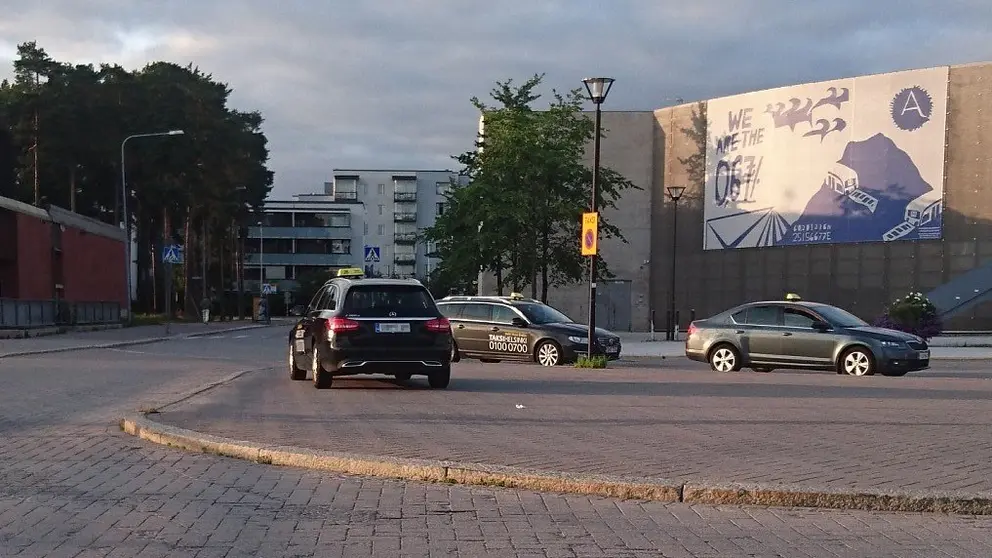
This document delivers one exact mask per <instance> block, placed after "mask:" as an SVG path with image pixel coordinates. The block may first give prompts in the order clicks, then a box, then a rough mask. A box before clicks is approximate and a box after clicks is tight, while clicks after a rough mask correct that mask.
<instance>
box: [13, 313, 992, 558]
mask: <svg viewBox="0 0 992 558" xmlns="http://www.w3.org/2000/svg"><path fill="white" fill-rule="evenodd" d="M282 339H283V332H273V331H271V330H258V331H255V332H253V333H252V336H251V337H249V338H242V339H238V338H236V336H228V337H226V338H223V339H205V340H192V339H191V340H184V341H173V342H169V343H162V344H158V345H149V346H143V347H141V349H142V352H137V351H129V350H99V351H96V350H94V351H81V352H76V353H64V354H58V355H45V356H34V357H23V358H8V359H3V360H2V361H0V377H2V379H3V385H4V389H3V390H0V556H4V557H6V556H28V557H42V556H45V557H49V556H50V557H63V556H64V557H77V558H82V557H104V556H106V557H110V556H113V557H129V558H130V557H139V558H143V557H157V556H183V557H220V556H230V557H235V556H259V557H277V556H321V557H323V556H326V557H337V556H360V557H364V556H381V557H390V558H393V557H404V556H411V557H421V556H422V557H440V556H472V557H475V556H479V557H485V556H523V557H538V556H540V557H552V556H558V557H566V556H567V557H579V556H583V557H609V558H624V557H634V556H637V557H640V556H645V557H648V556H650V557H659V556H660V557H711V558H712V557H721V558H722V557H728V558H737V557H750V556H761V557H766V556H767V557H773V556H783V557H790V558H792V557H820V556H822V557H834V558H836V557H839V556H859V557H860V556H870V557H872V558H875V557H889V556H891V557H896V556H899V557H906V556H920V557H931V556H961V557H969V558H972V557H978V556H989V555H992V519H990V518H984V517H983V518H969V517H961V516H946V515H918V514H878V513H876V514H873V513H864V512H843V511H817V510H781V509H763V508H739V507H728V508H716V507H706V506H687V505H684V504H668V505H666V504H658V503H641V502H624V501H617V500H610V499H603V498H589V497H583V496H562V495H556V494H538V493H533V492H526V491H513V490H505V489H485V488H469V487H460V486H443V485H425V484H419V483H403V482H399V481H389V480H379V479H362V478H355V477H344V476H339V475H329V474H326V473H318V472H313V471H302V470H295V469H288V468H276V467H271V466H265V465H259V464H255V463H249V462H244V461H239V460H234V459H227V458H221V457H216V456H208V455H200V454H189V453H184V452H180V451H177V450H173V449H171V448H167V447H162V446H157V445H153V444H148V443H145V442H142V441H140V440H137V439H135V438H131V437H129V436H126V435H124V434H123V433H121V432H119V430H118V429H117V426H116V424H115V422H114V421H115V419H116V418H117V416H118V415H119V413H121V412H125V411H132V410H135V409H138V408H140V407H148V406H155V405H157V404H160V403H162V402H163V401H168V400H170V399H172V398H175V397H177V396H179V395H180V394H183V393H186V392H187V391H188V390H190V389H193V388H195V387H197V386H199V385H201V384H203V383H206V382H208V381H213V380H218V379H220V378H222V377H225V376H227V375H228V374H230V373H232V372H234V371H237V370H242V369H245V368H246V367H250V368H254V367H260V366H271V365H275V364H277V362H278V361H281V351H280V352H279V353H276V356H275V357H274V358H273V356H272V355H273V351H274V350H276V349H278V348H280V347H281V346H282ZM310 392H312V393H314V394H318V395H324V394H323V393H321V392H317V391H316V390H313V389H312V388H311V389H310ZM332 393H333V395H334V396H339V395H345V396H347V395H348V394H356V393H363V392H362V391H360V390H347V391H341V392H332ZM374 393H378V394H389V393H403V392H390V391H386V390H375V391H374Z"/></svg>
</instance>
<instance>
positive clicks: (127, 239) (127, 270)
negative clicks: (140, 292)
mask: <svg viewBox="0 0 992 558" xmlns="http://www.w3.org/2000/svg"><path fill="white" fill-rule="evenodd" d="M185 133H186V132H184V131H182V130H169V131H168V132H153V133H150V134H132V135H130V136H128V137H126V138H124V141H122V142H121V198H122V201H121V210H122V211H121V214H122V216H123V217H124V276H125V279H126V280H125V283H126V285H127V287H126V288H127V296H126V297H125V298H126V299H127V323H128V324H130V323H131V219H130V218H129V216H128V213H127V198H128V195H127V173H126V172H125V169H124V146H126V145H127V142H128V140H132V139H136V138H152V137H158V136H181V135H183V134H185Z"/></svg>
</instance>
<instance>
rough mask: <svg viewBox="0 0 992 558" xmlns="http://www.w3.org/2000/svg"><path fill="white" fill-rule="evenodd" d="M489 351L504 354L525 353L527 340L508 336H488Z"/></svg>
mask: <svg viewBox="0 0 992 558" xmlns="http://www.w3.org/2000/svg"><path fill="white" fill-rule="evenodd" d="M489 350H490V351H500V352H504V353H526V352H527V338H526V337H515V336H510V335H490V336H489Z"/></svg>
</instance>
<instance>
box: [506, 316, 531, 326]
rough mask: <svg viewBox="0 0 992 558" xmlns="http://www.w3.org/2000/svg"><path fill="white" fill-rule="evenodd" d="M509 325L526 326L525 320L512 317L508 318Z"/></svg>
mask: <svg viewBox="0 0 992 558" xmlns="http://www.w3.org/2000/svg"><path fill="white" fill-rule="evenodd" d="M510 325H512V326H513V327H527V322H526V321H525V320H524V319H523V318H513V319H512V320H510Z"/></svg>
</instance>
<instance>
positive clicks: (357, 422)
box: [154, 359, 992, 497]
mask: <svg viewBox="0 0 992 558" xmlns="http://www.w3.org/2000/svg"><path fill="white" fill-rule="evenodd" d="M518 405H522V406H523V407H522V408H518ZM154 420H156V421H158V422H163V423H166V424H171V425H175V426H180V427H184V428H190V429H192V430H196V431H198V432H205V433H210V434H214V435H218V436H224V437H229V438H235V439H239V440H253V441H256V442H260V443H263V444H269V445H294V446H302V447H309V448H314V449H325V450H332V451H343V452H352V453H360V454H372V455H390V456H396V457H408V458H427V459H430V458H437V459H446V460H452V461H462V462H470V463H490V464H497V465H509V466H515V467H524V468H537V469H544V470H554V471H564V472H587V473H597V474H617V475H632V476H647V477H656V478H662V479H668V480H672V481H697V482H699V481H703V482H707V481H709V482H727V481H731V482H748V483H764V484H779V485H781V484H798V485H803V486H812V487H818V488H828V489H850V488H854V489H859V490H884V491H893V490H914V491H916V490H927V491H950V492H955V491H957V492H966V493H975V494H984V495H986V496H987V497H992V477H990V476H989V474H988V471H989V469H988V464H989V463H990V462H992V437H990V435H989V432H992V371H989V370H988V369H987V364H986V363H984V362H975V361H958V362H937V363H935V367H934V369H932V370H929V371H927V372H924V373H918V374H913V375H911V376H906V377H902V378H891V377H883V376H877V377H866V378H854V377H848V376H838V375H836V374H832V373H807V372H774V373H770V374H758V373H754V372H741V373H737V374H717V373H714V372H711V371H710V370H709V368H708V367H706V366H705V365H702V364H696V363H689V362H688V361H686V360H685V359H681V362H679V361H678V360H675V359H672V360H666V361H665V363H664V364H662V365H661V366H660V367H657V368H643V367H642V368H635V367H617V368H613V369H608V370H595V371H580V370H576V369H572V368H567V367H563V368H556V369H551V370H549V369H546V368H541V367H538V366H513V365H502V364H481V363H477V362H472V361H468V362H464V363H458V364H456V365H455V367H454V371H453V379H452V383H451V386H450V387H449V389H448V390H445V391H434V390H430V389H427V387H426V381H425V380H424V379H423V378H414V379H413V380H412V381H410V382H407V383H403V384H398V383H395V382H392V381H388V380H370V379H355V378H351V379H337V380H335V383H334V387H333V388H332V389H331V390H329V391H318V390H315V389H313V386H312V382H293V381H291V380H290V379H289V376H288V373H287V372H285V371H284V370H283V369H282V367H280V368H278V369H274V370H268V371H265V372H258V373H253V374H250V375H247V376H245V377H242V378H240V379H238V380H236V381H234V382H232V383H230V384H227V385H224V386H222V387H219V388H217V389H215V390H211V391H209V392H207V393H205V394H203V395H201V396H197V397H196V398H194V399H192V400H190V401H188V402H187V403H185V404H183V405H181V406H177V407H174V408H171V409H168V410H167V411H166V412H164V413H162V414H160V415H156V416H155V417H154Z"/></svg>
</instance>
